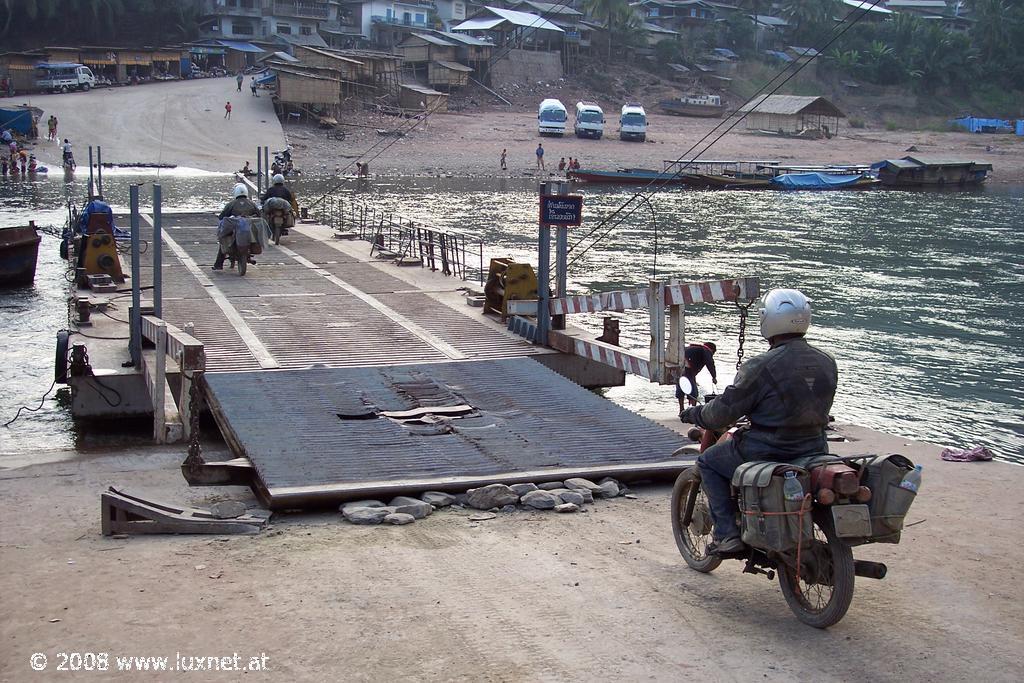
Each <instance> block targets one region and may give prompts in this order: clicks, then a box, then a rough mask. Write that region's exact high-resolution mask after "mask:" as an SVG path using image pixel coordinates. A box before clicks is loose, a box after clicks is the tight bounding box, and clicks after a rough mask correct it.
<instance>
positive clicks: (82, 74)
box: [36, 62, 96, 92]
mask: <svg viewBox="0 0 1024 683" xmlns="http://www.w3.org/2000/svg"><path fill="white" fill-rule="evenodd" d="M95 86H96V76H94V75H93V73H92V69H90V68H89V67H87V66H85V65H84V64H75V63H72V62H43V63H41V64H36V87H37V88H39V89H40V90H43V91H48V92H67V91H68V90H86V91H88V90H91V89H92V88H94V87H95Z"/></svg>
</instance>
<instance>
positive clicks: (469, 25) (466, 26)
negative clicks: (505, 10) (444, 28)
mask: <svg viewBox="0 0 1024 683" xmlns="http://www.w3.org/2000/svg"><path fill="white" fill-rule="evenodd" d="M503 21H505V20H504V19H502V18H501V17H488V18H479V19H467V20H466V21H464V22H462V23H461V24H459V25H458V26H452V30H453V31H490V30H491V29H492V28H494V27H495V26H497V25H498V24H500V23H502V22H503Z"/></svg>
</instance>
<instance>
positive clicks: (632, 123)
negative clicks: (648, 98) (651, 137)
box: [619, 102, 647, 142]
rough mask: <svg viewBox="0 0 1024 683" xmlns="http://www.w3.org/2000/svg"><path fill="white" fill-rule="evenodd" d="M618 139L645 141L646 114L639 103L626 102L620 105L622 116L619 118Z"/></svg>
mask: <svg viewBox="0 0 1024 683" xmlns="http://www.w3.org/2000/svg"><path fill="white" fill-rule="evenodd" d="M619 139H620V140H639V141H640V142H643V141H644V140H646V139H647V112H646V111H644V107H643V105H642V104H640V103H639V102H627V103H626V104H624V105H622V116H620V117H619Z"/></svg>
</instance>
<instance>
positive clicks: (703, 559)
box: [672, 466, 722, 574]
mask: <svg viewBox="0 0 1024 683" xmlns="http://www.w3.org/2000/svg"><path fill="white" fill-rule="evenodd" d="M688 507H692V509H693V514H692V515H691V519H690V523H689V524H686V525H684V524H683V516H684V515H685V514H686V509H687V508H688ZM712 526H713V525H712V522H711V509H710V507H709V506H708V499H707V496H705V495H704V491H703V490H701V487H700V471H699V470H698V469H697V467H696V466H693V467H688V468H686V469H685V470H683V471H682V472H680V474H679V477H678V478H677V479H676V483H675V486H673V487H672V535H673V536H674V537H675V539H676V547H677V548H679V554H680V555H682V556H683V559H684V560H686V564H688V565H689V566H690V568H691V569H695V570H697V571H699V572H701V573H704V574H707V573H709V572H713V571H714V570H715V569H717V568H718V565H720V564H722V558H721V557H719V556H718V555H711V554H709V553H708V545H710V544H711V542H712V541H713V536H712V535H711V530H712Z"/></svg>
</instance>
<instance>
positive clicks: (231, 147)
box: [14, 77, 284, 171]
mask: <svg viewBox="0 0 1024 683" xmlns="http://www.w3.org/2000/svg"><path fill="white" fill-rule="evenodd" d="M229 100H230V101H231V105H232V112H231V118H230V119H225V118H224V104H225V103H226V102H228V101H229ZM14 101H19V98H18V97H15V98H14ZM31 103H32V104H33V105H35V106H37V107H40V108H41V109H43V110H44V114H43V116H42V119H41V120H40V123H39V132H40V135H42V136H43V137H44V138H45V136H46V120H47V119H48V118H49V117H50V114H54V115H55V116H56V117H57V120H58V122H59V124H58V128H57V133H58V135H59V137H60V138H61V139H64V138H68V139H70V140H71V143H72V144H73V145H74V152H75V160H76V161H77V162H78V164H79V165H80V166H83V167H85V165H86V163H87V162H88V147H89V145H92V146H94V147H95V146H100V147H102V148H103V161H104V162H109V163H149V164H153V163H164V164H177V165H178V166H188V167H191V168H199V169H203V170H207V171H234V170H236V169H239V168H241V167H242V165H243V164H244V163H245V161H246V159H248V160H249V161H250V163H252V165H253V167H254V168H255V165H256V164H255V158H256V152H255V150H256V147H257V146H259V145H267V146H269V147H270V148H271V150H277V149H282V148H283V147H284V135H283V133H282V131H281V124H280V123H279V122H278V120H277V117H276V116H275V115H274V108H273V105H272V104H271V101H270V97H269V96H268V94H267V93H261V96H260V97H258V98H256V97H253V96H252V94H251V93H250V92H249V89H248V87H247V83H243V87H242V92H236V90H235V79H234V78H228V77H226V78H206V79H199V80H195V81H170V82H165V83H146V84H143V85H136V86H127V87H121V88H101V89H97V90H93V91H91V92H87V93H82V92H74V93H67V94H63V95H35V96H33V97H32V99H31ZM36 149H37V152H36V155H37V156H38V157H40V159H42V161H43V163H46V164H49V165H51V166H57V167H59V166H60V158H61V156H60V146H59V145H58V144H57V143H54V142H47V141H46V140H45V139H40V141H39V144H38V146H37V148H36Z"/></svg>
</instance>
